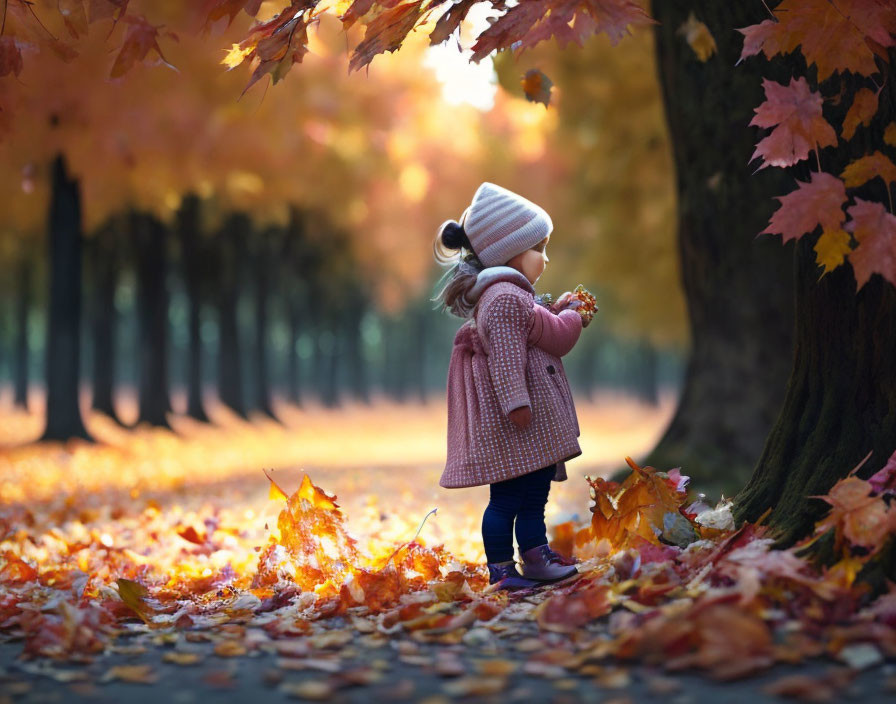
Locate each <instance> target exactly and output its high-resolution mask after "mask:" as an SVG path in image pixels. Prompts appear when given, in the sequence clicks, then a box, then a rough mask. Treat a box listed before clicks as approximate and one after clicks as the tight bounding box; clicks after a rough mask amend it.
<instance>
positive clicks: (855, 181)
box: [840, 152, 896, 188]
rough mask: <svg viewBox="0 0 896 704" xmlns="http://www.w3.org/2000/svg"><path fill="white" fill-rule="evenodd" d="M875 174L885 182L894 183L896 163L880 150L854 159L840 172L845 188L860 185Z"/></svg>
mask: <svg viewBox="0 0 896 704" xmlns="http://www.w3.org/2000/svg"><path fill="white" fill-rule="evenodd" d="M875 176H880V177H881V178H882V179H883V180H884V182H886V183H887V184H891V183H896V164H894V163H893V162H892V161H890V158H889V157H888V156H885V155H884V154H882V153H881V152H874V153H873V154H869V155H868V156H863V157H862V158H860V159H856V160H855V161H853V162H852V163H850V164H849V166H847V167H846V168H845V169H843V173H842V174H840V177H841V178H842V179H843V181H844V183H845V184H846V187H847V188H856V187H858V186H861V185H862V184H865V183H867V182H868V181H870V180H871V179H873V178H874V177H875Z"/></svg>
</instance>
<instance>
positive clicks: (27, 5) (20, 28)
mask: <svg viewBox="0 0 896 704" xmlns="http://www.w3.org/2000/svg"><path fill="white" fill-rule="evenodd" d="M32 5H33V3H31V2H28V0H8V1H7V2H5V3H4V6H5V8H6V15H8V17H6V16H5V15H4V17H5V19H9V18H11V19H12V20H13V24H14V26H15V32H14V34H15V35H16V37H17V38H18V40H19V44H18V46H19V48H22V43H21V42H22V41H25V42H28V43H30V44H34V45H36V46H38V47H46V48H48V49H50V51H52V52H53V53H54V54H55V55H56V56H57V57H58V58H60V59H61V60H62V61H65V62H69V61H72V60H73V59H74V58H75V57H77V56H78V52H77V51H76V50H75V48H74V47H72V46H71V45H70V44H67V43H65V42H63V41H60V40H59V39H57V38H56V37H55V36H53V34H52V33H51V32H50V31H49V30H48V29H47V28H46V27H45V26H44V25H43V23H42V22H41V21H40V19H38V17H37V15H35V14H34V9H33V7H32Z"/></svg>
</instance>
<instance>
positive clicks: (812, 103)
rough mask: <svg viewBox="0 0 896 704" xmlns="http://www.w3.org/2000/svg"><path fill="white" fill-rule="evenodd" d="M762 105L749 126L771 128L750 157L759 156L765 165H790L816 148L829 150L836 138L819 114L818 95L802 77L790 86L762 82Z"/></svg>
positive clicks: (828, 124)
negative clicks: (769, 132)
mask: <svg viewBox="0 0 896 704" xmlns="http://www.w3.org/2000/svg"><path fill="white" fill-rule="evenodd" d="M762 87H763V88H764V89H765V98H766V100H765V102H764V103H762V105H760V106H759V107H758V108H756V115H755V116H754V117H753V119H752V120H751V121H750V125H751V126H757V127H774V129H773V130H772V132H771V134H769V135H768V136H767V137H765V138H764V139H762V140H761V141H760V142H759V144H757V145H756V151H754V152H753V156H751V157H750V161H753V160H754V159H755V158H756V157H762V159H763V164H762V166H760V167H759V169H757V170H760V169H764V168H765V167H766V166H792V165H793V164H796V163H797V162H799V161H802V160H803V159H806V158H807V157H808V156H809V152H810V151H812V150H813V149H816V148H818V147H833V146H835V145H836V144H837V135H836V133H835V132H834V128H833V127H831V125H830V123H828V121H827V120H825V119H824V117H823V116H822V114H821V103H822V98H821V93H817V92H814V91H812V90H811V89H810V88H809V84H808V83H807V82H806V79H805V78H803V77H800V78H791V79H790V85H784V84H783V83H777V82H775V81H770V80H768V79H767V78H766V79H764V80H763V81H762Z"/></svg>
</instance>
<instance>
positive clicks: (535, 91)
mask: <svg viewBox="0 0 896 704" xmlns="http://www.w3.org/2000/svg"><path fill="white" fill-rule="evenodd" d="M520 84H521V85H522V87H523V93H525V95H526V100H528V101H529V102H530V103H542V104H544V106H545V107H547V106H548V105H549V104H550V102H551V88H552V87H553V85H554V84H553V82H552V81H551V79H550V78H548V77H547V76H545V75H544V74H543V73H542V72H541V71H539V70H538V69H537V68H531V69H529V70H528V71H526V75H525V76H523V78H522V79H521V80H520Z"/></svg>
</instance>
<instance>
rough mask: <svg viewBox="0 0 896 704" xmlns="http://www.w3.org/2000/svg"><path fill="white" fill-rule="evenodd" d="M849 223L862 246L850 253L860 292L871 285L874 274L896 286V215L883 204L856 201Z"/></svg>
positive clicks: (848, 228)
mask: <svg viewBox="0 0 896 704" xmlns="http://www.w3.org/2000/svg"><path fill="white" fill-rule="evenodd" d="M847 212H848V213H849V216H850V217H851V218H852V220H850V221H849V222H847V223H846V229H847V230H849V231H851V232H852V234H853V236H854V237H855V238H856V241H857V242H858V243H859V246H858V247H856V249H854V250H853V251H852V252H851V253H850V254H849V262H850V264H852V268H853V271H855V275H856V289H857V290H858V289H861V288H862V286H864V285H865V284H867V283H868V280H869V279H870V278H871V275H872V274H880V275H881V276H883V277H884V278H885V279H886V280H887V281H889V282H890V283H891V284H893V285H894V286H896V216H894V215H893V214H892V213H889V212H887V209H886V208H884V206H883V205H882V204H881V203H873V202H871V201H867V200H862V199H861V198H856V204H855V205H853V206H852V207H850V208H849V209H848V211H847Z"/></svg>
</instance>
